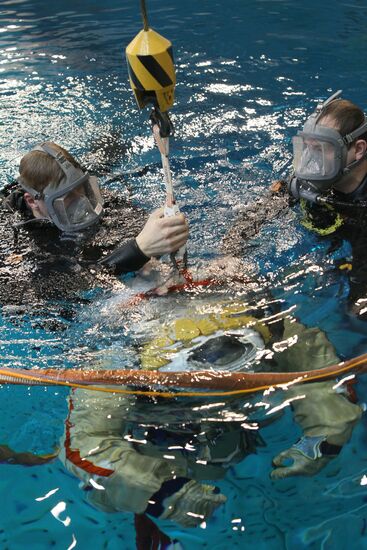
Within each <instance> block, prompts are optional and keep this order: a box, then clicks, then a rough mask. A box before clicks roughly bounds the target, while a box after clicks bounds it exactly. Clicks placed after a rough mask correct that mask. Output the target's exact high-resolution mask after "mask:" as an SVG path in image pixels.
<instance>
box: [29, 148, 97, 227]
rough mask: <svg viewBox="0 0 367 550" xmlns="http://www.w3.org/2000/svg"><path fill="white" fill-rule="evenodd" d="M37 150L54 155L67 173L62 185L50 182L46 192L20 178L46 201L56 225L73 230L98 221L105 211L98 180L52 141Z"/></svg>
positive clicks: (36, 196)
mask: <svg viewBox="0 0 367 550" xmlns="http://www.w3.org/2000/svg"><path fill="white" fill-rule="evenodd" d="M33 151H42V152H44V153H47V154H48V155H50V156H51V157H52V158H53V159H55V161H56V162H57V164H58V165H59V166H60V168H61V170H62V171H63V172H64V174H65V177H64V178H63V179H62V180H61V181H60V183H59V184H55V183H53V182H52V183H50V184H49V185H48V186H47V187H46V188H45V189H44V190H43V191H42V193H39V192H37V191H36V190H35V189H32V188H31V187H28V186H27V185H26V184H25V183H24V182H23V180H22V178H19V179H18V182H19V184H20V185H21V187H22V188H23V189H24V190H25V191H27V193H29V194H30V195H32V197H34V198H35V199H36V200H41V199H42V200H44V202H45V206H46V209H47V213H48V215H49V218H50V220H51V221H52V222H53V223H54V224H55V225H56V227H58V228H59V229H61V231H64V232H71V233H73V232H76V231H79V230H82V229H85V228H87V227H89V226H91V225H93V224H95V223H97V222H98V220H99V218H100V216H101V214H102V210H103V208H102V197H101V193H100V190H99V185H98V179H97V178H96V177H94V176H90V175H89V174H88V172H83V170H81V168H76V167H75V166H74V165H73V164H72V163H71V162H69V161H68V160H67V159H66V158H65V156H64V155H63V153H62V152H61V151H57V150H55V149H54V148H53V146H52V144H51V143H50V142H47V141H46V142H44V143H42V144H41V145H39V146H37V147H35V148H34V149H33Z"/></svg>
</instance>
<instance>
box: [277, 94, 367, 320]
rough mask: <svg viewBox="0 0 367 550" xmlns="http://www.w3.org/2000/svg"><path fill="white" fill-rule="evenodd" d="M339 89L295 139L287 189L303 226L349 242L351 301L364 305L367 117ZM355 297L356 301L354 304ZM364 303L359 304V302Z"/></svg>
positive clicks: (366, 277)
mask: <svg viewBox="0 0 367 550" xmlns="http://www.w3.org/2000/svg"><path fill="white" fill-rule="evenodd" d="M340 93H341V92H337V93H336V94H334V95H333V96H331V97H330V98H329V99H327V100H326V101H325V102H324V103H323V104H322V105H320V106H319V107H317V109H316V111H315V112H314V113H313V114H312V115H311V116H310V117H309V119H308V120H307V121H306V123H305V125H304V127H303V129H302V131H299V132H298V134H297V135H296V136H295V137H294V138H293V149H294V175H293V177H292V178H291V180H290V182H289V185H288V189H289V192H290V195H291V197H293V198H294V199H295V200H296V201H300V204H301V210H302V212H303V215H304V219H303V221H302V223H303V225H304V226H305V227H306V228H308V229H310V230H313V231H315V232H316V233H318V234H319V235H320V236H321V237H329V238H330V239H331V244H332V248H333V249H335V248H336V247H337V246H338V245H339V244H340V243H341V242H342V240H346V241H349V242H350V244H351V248H352V258H351V259H348V262H345V261H343V262H341V263H342V264H343V267H346V266H347V268H348V269H349V270H350V272H349V282H350V291H349V303H350V307H351V308H352V309H354V310H358V309H359V310H361V311H362V309H363V308H364V306H363V303H362V301H363V299H364V298H365V297H366V293H367V260H366V249H367V223H366V222H367V119H366V117H365V115H364V113H363V111H362V110H361V109H360V108H359V107H357V105H354V104H353V103H352V102H351V101H348V100H345V99H341V98H340V97H339V96H340ZM356 302H357V303H356ZM361 305H362V306H363V307H362V308H361V307H358V306H361Z"/></svg>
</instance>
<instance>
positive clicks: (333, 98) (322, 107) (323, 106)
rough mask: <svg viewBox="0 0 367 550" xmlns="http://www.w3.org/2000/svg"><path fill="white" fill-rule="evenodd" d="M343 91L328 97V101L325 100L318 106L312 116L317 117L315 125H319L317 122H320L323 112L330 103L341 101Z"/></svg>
mask: <svg viewBox="0 0 367 550" xmlns="http://www.w3.org/2000/svg"><path fill="white" fill-rule="evenodd" d="M342 92H343V90H338V91H337V92H335V93H334V94H332V95H331V96H330V97H328V98H327V99H325V101H323V103H321V104H320V105H318V106H317V107H316V110H315V112H314V114H313V115H311V116H314V117H315V119H316V120H315V124H317V122H318V121H319V119H320V117H321V115H322V113H323V111H324V110H325V109H326V107H327V106H328V105H330V103H332V102H333V101H336V100H337V99H340V96H341V94H342Z"/></svg>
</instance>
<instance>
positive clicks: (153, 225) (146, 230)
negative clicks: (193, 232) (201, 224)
mask: <svg viewBox="0 0 367 550" xmlns="http://www.w3.org/2000/svg"><path fill="white" fill-rule="evenodd" d="M188 236H189V226H188V223H187V220H186V218H185V216H184V215H183V214H177V215H176V216H170V217H164V209H163V208H159V209H158V210H155V211H154V212H153V213H152V214H151V215H150V216H149V218H148V221H147V223H146V224H145V226H144V227H143V229H142V231H141V232H140V233H139V235H138V236H137V237H136V242H137V244H138V246H139V248H140V250H141V251H142V252H143V254H145V255H146V256H147V257H148V258H151V257H152V256H163V255H164V254H170V253H171V252H176V250H178V249H179V248H181V246H183V245H184V244H185V243H186V241H187V238H188Z"/></svg>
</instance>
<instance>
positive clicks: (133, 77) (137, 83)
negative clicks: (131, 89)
mask: <svg viewBox="0 0 367 550" xmlns="http://www.w3.org/2000/svg"><path fill="white" fill-rule="evenodd" d="M127 70H128V71H129V76H130V78H131V80H132V81H133V83H134V85H135V88H137V89H138V90H145V88H144V86H143V85H142V83H141V82H140V80H139V79H138V77H137V76H136V74H135V73H134V71H133V69H132V67H131V65H130V63H129V61H127Z"/></svg>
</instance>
